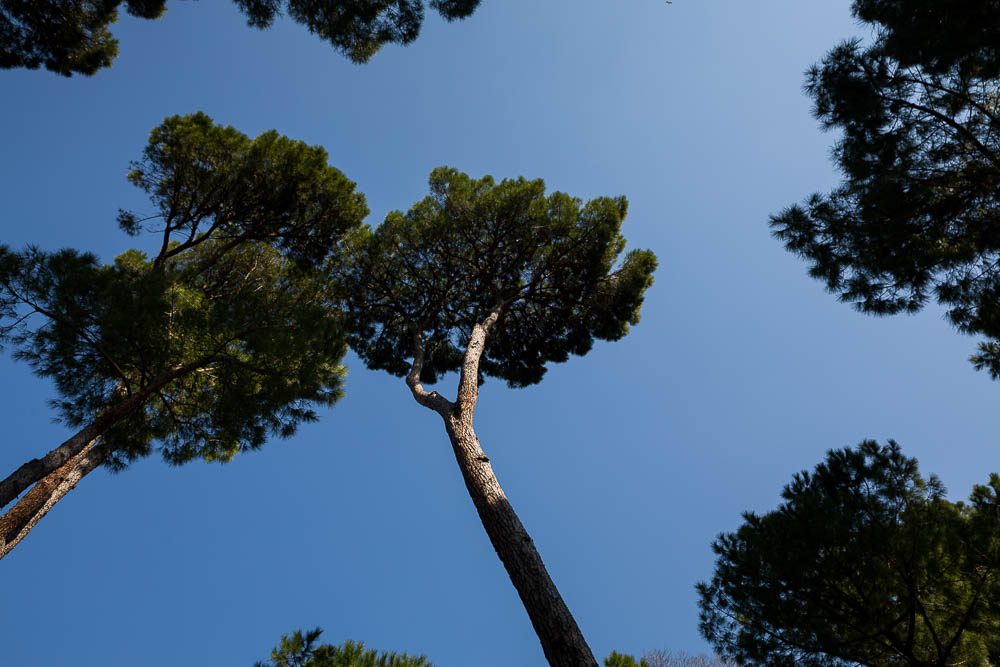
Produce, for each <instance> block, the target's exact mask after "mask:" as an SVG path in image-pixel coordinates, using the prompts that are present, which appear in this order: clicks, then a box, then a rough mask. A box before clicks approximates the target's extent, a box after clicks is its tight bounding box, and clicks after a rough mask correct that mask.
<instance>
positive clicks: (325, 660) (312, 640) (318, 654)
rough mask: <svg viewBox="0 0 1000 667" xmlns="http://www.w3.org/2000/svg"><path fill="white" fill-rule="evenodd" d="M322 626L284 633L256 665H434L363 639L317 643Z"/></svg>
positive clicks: (259, 666) (256, 666) (405, 666)
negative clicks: (370, 644)
mask: <svg viewBox="0 0 1000 667" xmlns="http://www.w3.org/2000/svg"><path fill="white" fill-rule="evenodd" d="M320 633H322V630H320V629H319V628H316V629H315V630H312V631H310V632H307V633H306V634H305V635H303V634H302V631H301V630H296V631H295V632H294V633H293V634H292V635H291V636H289V635H283V636H282V637H281V643H280V644H279V645H278V646H277V647H275V648H273V649H271V658H270V660H268V661H267V662H258V663H256V664H255V667H434V666H433V665H432V664H431V663H429V662H427V658H425V657H424V656H420V657H419V658H415V657H413V656H409V655H407V654H405V653H402V654H397V653H390V652H388V651H384V652H382V653H378V652H376V651H374V650H372V649H366V648H365V645H364V643H363V642H357V643H355V642H352V641H346V642H344V643H343V644H341V645H340V646H334V645H331V644H320V645H318V646H317V645H316V640H317V639H319V636H320Z"/></svg>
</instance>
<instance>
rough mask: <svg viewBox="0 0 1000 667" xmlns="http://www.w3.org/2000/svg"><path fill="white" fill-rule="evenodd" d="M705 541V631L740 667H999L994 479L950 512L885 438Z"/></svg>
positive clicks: (998, 488) (998, 498) (827, 465)
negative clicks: (709, 568) (708, 569)
mask: <svg viewBox="0 0 1000 667" xmlns="http://www.w3.org/2000/svg"><path fill="white" fill-rule="evenodd" d="M781 495H782V498H783V499H784V502H783V503H782V504H781V505H780V506H779V507H778V509H776V510H774V511H772V512H768V513H767V514H764V515H762V516H761V515H757V514H754V513H749V512H748V513H746V514H744V523H743V525H742V526H741V527H740V528H739V529H738V530H737V531H736V532H734V533H725V534H723V535H720V536H719V538H718V539H717V540H716V541H715V543H714V544H713V547H712V548H713V550H714V551H715V553H716V554H717V555H718V560H717V561H716V565H715V573H714V575H713V577H712V579H711V581H709V582H707V583H701V584H699V585H698V592H699V594H700V597H701V599H700V602H699V604H700V607H701V631H702V634H703V635H704V636H705V638H706V639H708V640H709V641H710V642H712V644H713V645H714V646H715V648H716V650H717V651H718V652H719V653H720V654H721V655H723V656H726V657H729V658H732V659H734V660H736V661H737V662H738V663H739V664H755V665H756V664H767V665H805V666H810V665H815V666H837V665H844V666H848V665H871V666H882V665H912V666H913V667H917V666H922V665H935V666H938V665H939V666H941V667H944V666H945V665H956V664H966V665H988V664H998V661H1000V632H998V630H1000V476H998V475H996V474H994V475H991V476H990V481H989V484H988V485H985V486H977V487H976V488H975V490H974V492H973V495H972V499H971V502H970V504H968V505H966V504H963V503H952V502H949V501H948V500H946V499H945V498H944V488H943V487H942V485H941V483H940V482H939V481H938V480H937V479H936V478H934V477H931V478H930V479H925V478H923V477H922V476H921V475H920V473H919V470H918V468H917V462H916V460H914V459H910V458H906V457H905V456H903V454H902V452H901V450H900V448H899V446H898V445H897V444H896V443H894V442H892V441H890V442H889V444H888V445H885V446H880V445H878V444H877V443H875V442H871V441H868V442H864V443H862V444H861V445H860V446H859V447H857V448H856V449H850V448H848V449H843V450H839V451H831V452H829V453H828V454H827V457H826V460H825V461H824V462H823V463H821V464H819V465H818V466H816V469H815V471H814V472H813V473H812V474H810V473H808V472H802V473H799V474H798V475H796V476H795V478H794V479H793V480H792V483H791V484H789V485H788V486H786V487H785V489H784V491H783V492H782V494H781Z"/></svg>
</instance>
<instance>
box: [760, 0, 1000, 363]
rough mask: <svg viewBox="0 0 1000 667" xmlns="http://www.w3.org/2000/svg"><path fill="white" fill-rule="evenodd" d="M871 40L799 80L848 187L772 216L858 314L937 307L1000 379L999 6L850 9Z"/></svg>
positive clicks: (900, 0) (897, 0)
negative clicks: (831, 133) (834, 136)
mask: <svg viewBox="0 0 1000 667" xmlns="http://www.w3.org/2000/svg"><path fill="white" fill-rule="evenodd" d="M853 11H854V14H855V16H857V17H858V18H859V19H860V20H862V21H864V22H867V23H868V24H870V25H871V27H872V30H873V37H872V39H871V40H870V41H868V42H862V41H860V40H854V41H849V42H846V43H843V44H841V45H840V46H838V47H836V48H835V49H833V50H832V51H830V52H829V54H827V56H826V58H825V59H824V60H823V61H822V62H821V63H820V64H819V65H817V66H814V67H813V68H812V69H811V70H810V71H809V73H808V75H807V81H806V91H807V92H808V94H809V95H810V96H811V97H812V98H813V100H814V102H815V115H816V117H817V118H818V119H819V120H820V121H821V123H822V125H823V126H824V127H825V128H827V129H837V130H839V131H840V132H841V133H842V135H841V138H840V140H839V142H838V143H837V144H836V146H835V148H834V152H833V155H834V159H835V161H836V163H837V166H838V167H839V168H840V171H841V172H842V174H843V181H842V182H841V184H840V185H839V186H838V187H837V188H836V189H835V190H833V191H832V192H830V193H829V194H826V195H821V194H816V195H813V196H812V197H810V198H809V199H808V200H807V201H805V202H804V203H803V204H802V205H796V206H791V207H789V208H787V209H785V210H784V211H782V212H780V213H779V214H778V215H776V216H774V217H773V218H772V220H771V225H772V228H773V231H774V235H775V236H776V237H777V238H779V239H780V240H782V241H783V242H784V243H785V245H786V247H787V248H788V249H789V250H790V251H792V252H795V253H798V254H799V255H801V256H803V257H805V258H806V259H808V260H809V261H810V263H811V268H810V273H811V274H812V275H813V276H814V277H816V278H819V279H821V280H823V281H825V283H826V285H827V287H828V288H829V289H830V290H831V291H833V292H835V293H837V294H839V295H840V298H841V299H842V300H843V301H846V302H850V303H852V304H854V305H855V306H856V307H857V308H858V309H859V310H861V311H863V312H866V313H873V314H877V315H883V314H891V313H897V312H901V311H902V312H913V311H916V310H918V309H920V308H921V307H922V306H923V305H924V304H925V303H926V302H927V301H928V300H929V299H931V298H936V299H937V300H938V301H939V302H940V303H942V304H944V305H945V306H946V307H947V308H948V315H949V318H950V319H951V321H952V322H953V323H954V324H955V325H956V326H957V327H958V329H959V330H960V331H962V332H965V333H969V334H974V335H982V336H985V337H986V339H987V340H986V341H985V342H984V343H983V344H982V345H981V346H980V352H979V354H978V355H976V356H974V357H973V361H974V363H975V364H976V365H977V367H978V368H985V369H987V370H988V371H989V372H990V373H991V374H992V375H993V376H994V378H1000V268H998V267H1000V109H998V101H1000V81H998V77H1000V47H998V45H1000V2H998V1H997V0H988V1H987V0H974V1H973V0H856V1H855V2H854V5H853Z"/></svg>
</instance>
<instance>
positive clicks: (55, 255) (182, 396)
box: [0, 113, 367, 557]
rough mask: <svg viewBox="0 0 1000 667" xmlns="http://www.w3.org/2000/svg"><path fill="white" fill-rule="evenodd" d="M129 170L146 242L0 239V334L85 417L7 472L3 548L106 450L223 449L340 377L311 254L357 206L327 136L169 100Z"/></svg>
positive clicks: (65, 410) (225, 452) (321, 253)
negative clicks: (248, 126)
mask: <svg viewBox="0 0 1000 667" xmlns="http://www.w3.org/2000/svg"><path fill="white" fill-rule="evenodd" d="M129 179H130V180H131V181H132V182H133V183H134V184H135V185H137V186H138V187H140V188H142V189H143V190H144V191H146V192H147V193H148V194H149V196H150V199H151V200H152V203H153V205H154V209H155V213H154V214H153V215H151V216H147V217H142V218H140V217H139V216H137V215H136V214H133V213H129V212H122V213H121V214H120V215H119V223H120V225H121V227H122V228H123V229H124V230H125V231H126V232H127V233H129V234H132V235H136V234H139V233H141V232H144V231H145V232H151V233H153V234H155V238H156V239H157V241H156V243H155V246H157V247H158V251H157V252H156V253H155V254H154V255H153V256H152V257H147V255H146V254H145V253H143V252H140V251H137V250H130V251H127V252H125V253H123V254H122V255H120V256H119V257H118V258H117V259H116V260H115V262H114V263H113V264H110V265H102V264H100V263H99V262H98V261H97V259H96V258H95V257H94V256H93V255H90V254H86V253H81V252H78V251H76V250H63V251H59V252H43V251H40V250H38V249H35V248H29V249H27V250H24V251H20V252H15V251H12V250H10V249H8V248H5V247H3V248H0V342H3V343H5V344H6V345H7V346H9V347H11V348H12V349H13V354H14V356H15V357H16V358H18V359H20V360H23V361H26V362H27V363H28V364H30V365H31V367H32V369H33V370H34V372H35V373H36V374H37V375H39V376H42V377H46V378H50V379H52V381H53V382H54V384H55V387H56V390H57V392H58V394H59V400H58V401H57V402H56V407H57V409H58V412H59V416H60V418H61V420H62V421H63V422H65V423H66V424H68V425H70V426H73V427H76V428H78V429H79V430H78V431H77V433H75V434H74V435H73V436H72V437H70V438H69V439H68V440H67V441H66V442H64V443H63V444H62V445H60V446H58V447H56V448H54V449H52V450H51V451H49V452H48V453H47V454H45V455H44V456H42V457H40V458H37V459H33V460H31V461H28V462H26V463H25V464H24V465H22V466H21V467H20V468H18V469H17V470H16V471H14V472H13V473H12V474H10V475H9V476H8V477H7V478H6V479H4V480H3V481H2V482H0V507H3V506H6V505H8V504H9V503H11V502H12V501H14V500H15V499H16V498H17V497H18V495H20V494H21V493H23V492H25V491H27V493H25V494H24V496H23V497H21V498H20V500H19V501H18V502H17V503H16V504H15V505H14V506H13V507H11V508H10V509H9V510H7V512H6V513H5V514H3V516H0V557H2V556H3V555H5V554H6V553H8V552H9V551H10V549H12V548H13V547H14V546H15V545H16V544H17V543H18V542H19V541H20V540H21V539H23V538H24V536H25V535H26V534H27V532H28V531H30V530H31V528H32V527H33V526H34V525H35V523H37V521H38V520H39V519H40V518H41V517H42V516H44V514H45V513H46V512H47V511H48V510H49V509H50V508H51V507H52V505H53V504H54V503H55V502H57V501H58V500H59V499H60V498H62V497H63V496H64V495H65V494H66V493H67V492H68V491H69V490H71V489H72V488H73V487H74V486H75V485H76V483H77V482H78V481H79V480H80V478H82V477H83V476H84V475H86V474H87V473H89V472H90V471H92V470H93V469H94V468H95V467H96V466H98V465H99V464H101V463H104V464H106V465H108V466H110V467H112V468H115V469H121V468H124V467H125V466H126V465H127V464H128V463H129V462H131V461H133V460H135V459H137V458H140V457H144V456H148V455H149V454H150V453H151V452H152V451H153V450H154V448H155V449H158V450H159V452H160V453H161V455H162V456H163V458H164V460H166V461H167V462H169V463H172V464H181V463H185V462H187V461H190V460H192V459H195V458H201V459H205V460H209V461H213V460H217V461H227V460H229V459H231V458H232V457H233V456H234V455H235V454H237V453H238V452H241V451H245V450H250V449H255V448H258V447H260V446H261V445H263V444H264V442H265V440H266V439H267V437H268V436H270V435H277V436H282V437H287V436H289V435H291V434H292V433H293V432H294V431H295V428H296V425H297V424H299V423H301V422H303V421H309V420H313V419H315V413H314V411H313V409H312V408H313V406H322V405H331V404H332V403H334V401H336V400H337V398H339V396H340V395H341V384H342V379H343V376H344V369H343V367H342V365H341V359H342V357H343V355H344V353H345V352H346V330H345V326H344V320H343V317H342V315H341V314H340V313H339V312H338V311H337V310H336V309H333V308H330V307H329V306H330V304H329V298H330V294H331V292H332V287H331V285H330V284H329V278H328V277H327V274H326V273H325V272H323V271H322V270H321V266H322V264H323V263H324V262H325V261H326V259H327V258H328V257H329V256H330V254H331V253H338V252H340V243H341V238H342V237H343V235H344V234H345V233H346V232H348V231H349V230H351V229H354V228H357V227H358V226H359V225H360V223H361V220H362V219H363V218H364V217H365V215H367V207H366V205H365V202H364V198H363V197H362V196H361V195H360V194H358V193H356V192H355V191H354V184H353V183H351V182H350V181H349V180H347V179H346V178H345V177H344V176H343V174H341V173H340V172H339V171H338V170H336V169H334V168H333V167H330V166H329V165H328V164H327V155H326V152H325V151H324V150H323V149H321V148H317V147H310V146H307V145H305V144H303V143H301V142H297V141H292V140H290V139H287V138H285V137H282V136H280V135H278V134H277V133H276V132H273V131H272V132H266V133H264V134H262V135H261V136H259V137H257V138H256V139H250V138H248V137H246V136H245V135H243V134H241V133H239V132H237V131H236V130H234V129H232V128H229V127H222V126H218V125H215V124H214V123H213V122H212V121H211V119H210V118H208V117H207V116H205V115H204V114H200V113H199V114H194V115H190V116H174V117H172V118H168V119H166V120H165V121H164V122H163V124H162V125H160V126H159V127H157V128H156V129H154V130H153V132H152V133H151V135H150V139H149V144H148V146H147V147H146V149H145V151H144V153H143V158H142V159H141V160H140V161H138V162H136V163H134V165H133V170H132V172H131V173H130V174H129Z"/></svg>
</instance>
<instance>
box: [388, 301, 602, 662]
mask: <svg viewBox="0 0 1000 667" xmlns="http://www.w3.org/2000/svg"><path fill="white" fill-rule="evenodd" d="M501 312H502V307H498V308H497V309H495V310H494V311H493V312H492V313H491V314H490V316H489V317H488V318H487V319H486V320H485V321H484V322H483V323H482V324H479V325H476V327H475V329H474V330H473V332H472V335H471V336H470V338H469V343H468V345H467V347H466V352H465V359H464V361H463V364H462V370H461V377H460V379H459V386H458V400H457V401H456V402H454V403H452V402H451V401H449V400H447V399H445V398H444V397H443V396H441V395H440V394H438V393H437V392H428V391H426V390H425V389H424V388H423V386H422V385H421V384H420V370H421V367H422V365H423V354H424V353H423V342H422V339H421V337H420V335H419V333H417V332H414V347H415V353H414V361H413V367H412V369H411V371H410V374H409V375H408V376H407V378H406V382H407V385H409V387H410V390H411V391H412V392H413V397H414V398H415V399H416V401H417V402H418V403H420V404H421V405H423V406H424V407H427V408H429V409H431V410H434V411H435V412H437V413H438V414H440V415H441V417H442V419H443V420H444V423H445V428H446V430H447V431H448V437H449V439H450V440H451V445H452V449H453V450H454V452H455V459H456V460H457V461H458V467H459V468H460V469H461V471H462V477H463V479H464V480H465V488H466V489H468V491H469V495H470V496H471V497H472V502H473V503H474V504H475V506H476V511H477V512H478V513H479V519H480V521H482V524H483V528H485V529H486V534H487V535H488V536H489V538H490V542H491V543H492V544H493V548H494V549H495V550H496V552H497V556H499V557H500V561H501V562H502V563H503V566H504V568H505V569H506V570H507V574H508V576H510V580H511V582H512V583H513V584H514V588H515V589H516V590H517V594H518V595H519V596H520V598H521V602H522V604H524V608H525V610H526V611H527V612H528V618H529V619H530V620H531V625H532V626H533V627H534V629H535V634H536V635H537V636H538V639H539V641H540V642H541V644H542V650H543V651H544V653H545V657H546V659H547V660H548V662H549V664H550V665H553V667H597V660H595V659H594V654H593V652H592V651H591V650H590V647H589V646H588V645H587V642H586V640H585V639H584V638H583V633H582V632H580V628H579V627H578V626H577V624H576V620H575V619H574V618H573V615H572V614H571V613H570V611H569V608H568V607H567V606H566V603H565V602H564V601H563V599H562V596H561V595H560V594H559V591H558V589H556V586H555V584H554V583H553V582H552V578H551V577H549V573H548V571H547V570H546V569H545V564H544V563H543V562H542V557H541V556H540V555H539V554H538V550H537V549H536V548H535V543H534V542H533V541H532V540H531V536H529V535H528V531H526V530H525V529H524V526H523V525H522V524H521V521H520V519H518V518H517V514H516V513H515V512H514V508H513V507H511V504H510V502H509V501H508V500H507V496H506V494H504V492H503V489H502V488H501V487H500V482H499V481H497V478H496V475H495V474H494V473H493V466H492V465H490V460H489V458H488V457H487V456H486V454H485V452H483V449H482V447H481V446H480V444H479V439H478V438H477V437H476V432H475V430H474V429H473V426H472V418H473V415H474V413H475V408H476V402H477V400H478V397H479V383H478V377H479V360H480V358H481V357H482V354H483V348H484V346H485V344H486V336H487V333H488V332H489V329H490V327H491V326H492V325H493V324H494V323H495V322H496V321H497V319H498V318H499V317H500V314H501Z"/></svg>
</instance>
